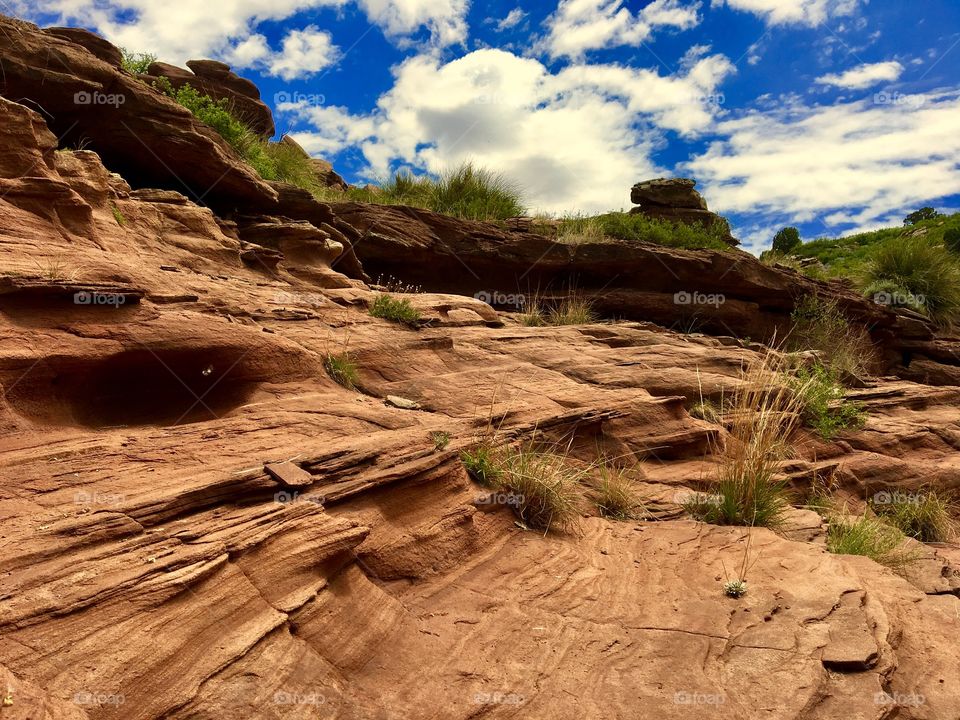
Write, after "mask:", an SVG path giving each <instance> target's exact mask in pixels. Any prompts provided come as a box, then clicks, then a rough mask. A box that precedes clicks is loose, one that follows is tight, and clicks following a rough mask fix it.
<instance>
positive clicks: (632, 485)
mask: <svg viewBox="0 0 960 720" xmlns="http://www.w3.org/2000/svg"><path fill="white" fill-rule="evenodd" d="M590 499H591V500H592V501H593V503H594V505H596V507H597V510H598V511H599V512H600V515H601V516H602V517H605V518H610V519H613V520H636V519H637V518H638V517H642V516H643V515H644V514H645V509H644V506H643V500H642V499H641V497H640V492H639V490H638V489H637V483H636V479H635V477H634V473H633V471H631V470H630V469H628V468H624V467H619V466H612V465H609V464H607V463H605V462H601V463H599V464H598V465H597V477H596V480H595V481H594V483H593V486H592V488H591V491H590Z"/></svg>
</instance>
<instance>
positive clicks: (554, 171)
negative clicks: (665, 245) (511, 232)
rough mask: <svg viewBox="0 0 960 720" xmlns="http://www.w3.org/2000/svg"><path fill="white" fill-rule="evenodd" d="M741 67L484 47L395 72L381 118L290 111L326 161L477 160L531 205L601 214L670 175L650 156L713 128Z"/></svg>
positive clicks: (438, 166) (375, 171) (442, 164)
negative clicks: (673, 66)
mask: <svg viewBox="0 0 960 720" xmlns="http://www.w3.org/2000/svg"><path fill="white" fill-rule="evenodd" d="M732 72H733V66H732V64H731V63H730V61H729V60H727V59H726V58H725V57H724V56H722V55H711V56H706V57H701V58H699V59H697V60H695V61H692V62H691V63H690V65H689V67H687V68H686V69H685V71H684V73H683V74H679V75H674V76H669V77H664V76H661V75H659V74H658V73H657V72H656V71H654V70H648V69H637V68H630V67H623V66H619V65H571V66H569V67H566V68H564V69H562V70H560V71H557V72H555V73H551V72H550V71H548V70H547V68H546V67H544V65H543V64H541V63H540V62H538V61H537V60H535V59H532V58H524V57H518V56H517V55H514V54H512V53H509V52H504V51H502V50H490V49H486V50H477V51H475V52H472V53H469V54H468V55H466V56H464V57H462V58H459V59H457V60H454V61H452V62H448V63H442V62H441V61H440V60H439V59H438V58H437V57H436V56H434V55H430V54H426V55H418V56H415V57H412V58H410V59H408V60H407V61H405V62H404V63H403V64H402V65H400V66H399V67H398V68H397V69H396V70H395V73H396V79H395V83H394V86H393V88H392V89H390V90H389V91H388V92H387V93H385V94H384V95H382V96H381V97H380V99H379V100H378V103H377V109H376V111H375V112H373V113H371V114H369V115H363V116H355V115H354V116H351V115H350V114H349V113H348V112H347V111H346V110H344V109H342V108H339V109H333V110H331V109H330V108H320V107H310V106H308V105H299V106H297V105H290V106H287V107H285V108H283V110H284V111H286V115H287V117H288V118H289V119H291V120H292V121H293V122H294V123H299V124H300V125H299V127H300V128H302V132H300V133H298V134H297V135H296V139H297V140H298V142H301V143H302V144H303V145H304V147H306V148H308V149H311V150H314V151H316V152H318V153H320V154H323V153H329V152H338V151H341V150H344V149H347V148H350V147H356V148H359V149H360V150H361V151H362V153H363V155H364V156H365V158H366V160H367V162H368V163H369V174H370V175H371V176H373V177H378V176H379V177H383V176H386V175H388V174H389V171H390V170H391V168H394V167H397V166H398V165H403V166H411V167H414V168H418V169H421V170H425V171H428V172H432V173H437V172H441V171H442V170H444V169H446V168H447V167H449V166H451V165H456V164H458V163H459V162H462V161H466V160H474V161H476V162H478V163H479V164H481V165H484V166H486V167H488V168H490V169H493V170H496V171H499V172H502V173H503V174H505V175H506V176H508V177H509V178H511V179H512V180H514V181H516V182H517V183H519V184H520V185H521V186H523V187H524V188H525V190H526V195H527V199H528V202H529V204H530V205H531V206H532V208H533V209H539V210H545V211H552V212H570V211H577V210H580V211H584V212H592V211H602V210H609V209H611V208H620V207H623V206H628V205H629V197H628V194H629V188H630V186H631V185H632V184H633V183H635V182H637V181H638V180H641V179H645V178H649V177H656V176H657V175H659V174H662V173H663V172H665V171H664V170H663V169H662V168H658V167H657V166H656V163H655V162H654V161H653V160H652V154H653V152H654V150H655V149H656V148H657V147H658V146H659V145H660V144H661V143H662V142H663V129H670V130H673V131H675V132H677V133H680V134H682V135H687V136H690V137H693V136H696V135H697V134H698V133H700V132H702V131H703V130H705V129H707V128H708V127H710V125H711V124H712V122H713V120H714V113H715V112H716V107H715V106H714V105H711V104H710V103H708V102H704V101H703V98H704V97H705V96H710V95H712V94H714V93H715V92H716V89H717V87H718V85H719V84H720V82H722V80H723V79H724V78H725V77H726V76H728V75H729V74H730V73H732Z"/></svg>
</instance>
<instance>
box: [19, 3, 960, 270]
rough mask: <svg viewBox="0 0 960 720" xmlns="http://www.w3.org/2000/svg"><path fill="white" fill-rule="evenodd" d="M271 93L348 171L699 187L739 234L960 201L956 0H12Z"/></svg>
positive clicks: (534, 194)
mask: <svg viewBox="0 0 960 720" xmlns="http://www.w3.org/2000/svg"><path fill="white" fill-rule="evenodd" d="M0 2H3V3H4V4H5V5H6V7H7V8H8V11H9V8H10V7H11V5H10V4H9V3H11V2H12V3H13V4H12V8H13V13H14V14H16V15H19V16H21V17H25V18H27V19H31V20H33V21H35V22H38V23H39V24H41V25H50V24H69V25H79V26H84V27H89V28H91V29H93V30H95V31H97V32H99V33H101V34H103V35H104V36H106V37H107V38H108V39H110V40H111V41H113V42H115V43H116V44H118V45H123V46H125V47H127V48H129V49H131V50H142V51H149V52H153V53H156V54H157V55H159V56H160V59H162V60H165V61H168V62H174V63H177V64H182V63H183V62H184V61H186V60H188V59H191V58H196V57H214V58H218V59H222V60H225V61H227V62H229V63H231V65H233V66H234V67H235V68H236V69H237V72H239V73H240V74H241V75H244V76H246V77H249V78H251V79H252V80H254V81H255V82H256V83H257V84H258V86H259V87H260V88H261V92H262V95H263V98H264V100H265V101H266V102H267V103H268V104H270V105H271V107H273V109H274V112H275V116H276V119H277V128H278V131H280V132H290V133H291V134H293V135H294V137H295V138H296V139H297V140H299V141H300V142H301V144H303V145H304V147H306V148H307V149H308V150H309V151H310V152H311V153H313V154H315V155H317V156H322V157H325V158H327V159H328V160H331V161H332V162H333V163H334V166H335V168H336V169H337V170H338V171H339V172H340V173H341V174H343V175H344V176H345V177H346V178H347V179H348V180H349V181H351V182H357V183H363V182H366V181H368V180H376V179H377V178H380V177H384V176H386V175H387V174H388V173H390V172H392V171H394V170H396V169H398V168H409V169H412V170H414V171H415V172H434V173H436V172H439V171H442V170H443V169H444V168H445V167H449V166H451V165H455V164H457V163H459V162H461V161H464V160H474V161H475V162H477V163H478V164H481V165H484V166H487V167H490V168H491V169H494V170H497V171H499V172H501V173H503V174H505V175H506V176H508V177H510V178H511V179H513V180H514V181H515V182H516V183H518V184H519V185H521V186H522V187H523V188H524V189H525V192H526V196H527V201H528V204H529V205H530V207H531V210H533V211H544V212H550V213H555V214H561V215H562V214H565V213H572V212H598V211H603V210H609V209H620V208H627V207H629V206H630V202H629V188H630V186H631V185H632V184H633V183H634V182H637V181H639V180H644V179H648V178H651V177H659V176H671V175H680V176H688V177H693V178H695V179H697V180H698V183H699V189H700V190H701V191H702V192H703V193H704V195H705V197H706V199H707V202H708V203H709V205H710V207H711V209H713V210H716V211H718V212H721V213H723V214H725V215H727V216H728V217H729V218H730V219H731V221H732V224H733V227H734V231H735V234H737V235H738V236H739V237H741V238H743V240H744V242H745V246H746V247H747V248H749V249H753V250H755V251H756V250H760V249H763V247H765V246H768V245H769V242H770V238H771V237H772V235H773V233H774V232H775V231H776V230H777V229H778V228H779V227H782V226H783V225H787V224H793V225H797V226H798V227H799V228H800V229H801V232H802V234H803V236H804V238H805V239H812V238H814V237H818V236H824V235H831V236H833V235H839V234H844V233H849V232H851V231H854V230H860V229H870V228H874V227H879V226H883V225H888V224H899V223H900V221H901V220H902V218H903V216H904V215H905V214H906V213H907V212H909V211H911V210H913V209H916V208H917V207H920V206H922V205H928V204H929V205H934V206H935V207H938V208H940V209H942V210H956V209H960V167H958V164H960V2H958V1H957V0H922V1H921V2H911V3H906V2H902V0H869V1H868V0H699V1H698V0H654V1H653V2H647V1H646V0H637V1H635V2H618V1H617V0H613V1H610V0H551V1H550V2H542V3H532V2H524V3H520V4H517V3H514V2H502V1H496V2H490V3H479V2H473V3H471V2H469V0H355V1H348V0H202V1H198V0H164V2H156V0H29V2H28V1H26V0H0Z"/></svg>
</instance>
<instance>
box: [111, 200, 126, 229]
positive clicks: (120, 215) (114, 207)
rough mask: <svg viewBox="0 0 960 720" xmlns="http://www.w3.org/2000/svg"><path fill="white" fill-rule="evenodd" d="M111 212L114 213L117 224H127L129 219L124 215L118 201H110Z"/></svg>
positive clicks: (121, 225)
mask: <svg viewBox="0 0 960 720" xmlns="http://www.w3.org/2000/svg"><path fill="white" fill-rule="evenodd" d="M110 212H112V213H113V219H114V220H116V222H117V225H119V226H120V227H123V226H124V225H126V224H127V219H126V218H125V217H124V216H123V213H122V212H121V211H120V208H118V207H117V205H116V203H110Z"/></svg>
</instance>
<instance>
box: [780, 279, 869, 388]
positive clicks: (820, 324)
mask: <svg viewBox="0 0 960 720" xmlns="http://www.w3.org/2000/svg"><path fill="white" fill-rule="evenodd" d="M790 319H791V329H790V333H789V334H788V335H787V338H786V347H787V349H788V350H793V351H798V350H814V351H816V352H817V353H818V355H819V357H820V358H821V361H822V363H823V364H824V365H826V366H827V367H828V368H830V370H832V371H833V372H835V373H837V374H838V375H839V376H840V377H841V378H843V377H846V376H853V377H860V376H862V375H863V374H864V373H865V372H866V371H867V370H868V369H869V367H870V366H871V365H872V364H873V362H874V355H875V354H876V351H875V349H874V347H873V344H872V343H871V342H870V336H869V334H868V333H867V331H866V328H864V327H863V326H862V325H859V324H857V323H856V322H854V321H851V320H850V319H849V318H847V316H846V315H844V313H843V311H841V310H840V308H839V306H838V305H837V303H836V301H834V300H829V299H826V298H822V297H818V296H816V295H806V296H804V297H803V298H802V299H801V300H800V301H799V302H798V303H797V304H796V306H795V307H794V310H793V313H792V314H791V316H790Z"/></svg>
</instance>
